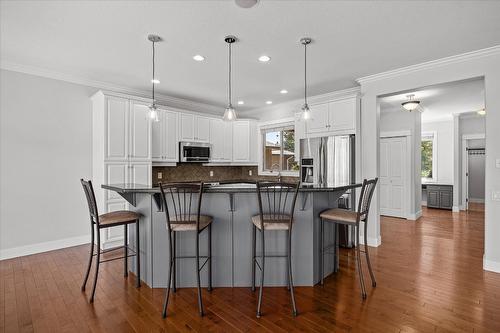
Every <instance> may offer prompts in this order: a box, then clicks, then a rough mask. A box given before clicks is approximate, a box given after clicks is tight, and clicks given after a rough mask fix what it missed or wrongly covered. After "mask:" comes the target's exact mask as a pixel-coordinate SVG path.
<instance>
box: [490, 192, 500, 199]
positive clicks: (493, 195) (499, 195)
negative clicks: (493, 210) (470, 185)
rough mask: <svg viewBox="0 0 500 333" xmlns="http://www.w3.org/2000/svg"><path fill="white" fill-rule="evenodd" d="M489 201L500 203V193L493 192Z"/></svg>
mask: <svg viewBox="0 0 500 333" xmlns="http://www.w3.org/2000/svg"><path fill="white" fill-rule="evenodd" d="M491 200H493V201H500V191H498V190H494V191H493V192H492V193H491Z"/></svg>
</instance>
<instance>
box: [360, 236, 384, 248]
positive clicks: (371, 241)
mask: <svg viewBox="0 0 500 333" xmlns="http://www.w3.org/2000/svg"><path fill="white" fill-rule="evenodd" d="M359 243H360V244H362V245H364V244H365V242H364V237H362V235H360V237H359ZM380 244H382V238H381V237H380V236H378V238H375V237H368V246H372V247H379V246H380Z"/></svg>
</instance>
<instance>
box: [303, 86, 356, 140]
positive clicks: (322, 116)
mask: <svg viewBox="0 0 500 333" xmlns="http://www.w3.org/2000/svg"><path fill="white" fill-rule="evenodd" d="M310 108H311V119H310V120H308V121H307V122H306V125H305V134H306V137H308V136H318V135H335V134H354V133H356V128H357V121H358V114H359V99H358V97H357V96H349V97H346V98H339V99H337V100H333V101H330V102H327V103H320V104H314V105H311V106H310Z"/></svg>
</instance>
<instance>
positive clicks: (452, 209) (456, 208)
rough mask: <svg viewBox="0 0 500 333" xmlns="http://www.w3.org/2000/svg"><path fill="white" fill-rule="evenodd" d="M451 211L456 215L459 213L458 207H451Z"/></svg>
mask: <svg viewBox="0 0 500 333" xmlns="http://www.w3.org/2000/svg"><path fill="white" fill-rule="evenodd" d="M451 211H452V212H453V213H458V212H460V207H459V206H453V207H452V208H451Z"/></svg>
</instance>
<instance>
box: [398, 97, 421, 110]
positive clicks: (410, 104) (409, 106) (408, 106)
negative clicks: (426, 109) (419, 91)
mask: <svg viewBox="0 0 500 333" xmlns="http://www.w3.org/2000/svg"><path fill="white" fill-rule="evenodd" d="M406 97H407V98H408V100H407V101H406V102H403V103H401V106H402V107H403V109H405V110H406V111H410V112H411V111H413V110H415V109H416V108H418V106H419V105H420V101H417V100H416V99H413V98H414V97H415V95H413V94H411V95H406Z"/></svg>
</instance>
